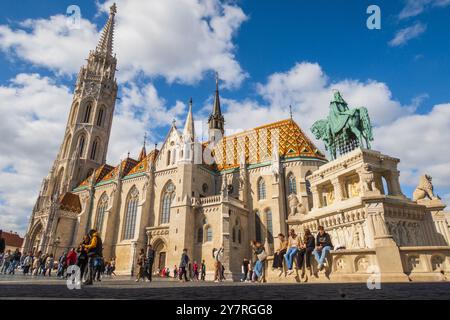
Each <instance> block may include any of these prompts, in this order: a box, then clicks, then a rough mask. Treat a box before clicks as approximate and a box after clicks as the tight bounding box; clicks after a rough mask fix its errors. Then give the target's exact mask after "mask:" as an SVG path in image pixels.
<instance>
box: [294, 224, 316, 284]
mask: <svg viewBox="0 0 450 320" xmlns="http://www.w3.org/2000/svg"><path fill="white" fill-rule="evenodd" d="M315 247H316V239H314V236H313V235H312V234H311V230H309V229H305V235H304V236H303V243H302V244H301V245H300V250H299V251H298V254H297V267H298V268H301V269H302V278H304V277H305V268H304V267H303V261H305V260H306V269H308V270H309V275H312V271H311V254H312V252H313V251H314V249H315ZM305 256H306V259H305ZM306 280H308V276H306Z"/></svg>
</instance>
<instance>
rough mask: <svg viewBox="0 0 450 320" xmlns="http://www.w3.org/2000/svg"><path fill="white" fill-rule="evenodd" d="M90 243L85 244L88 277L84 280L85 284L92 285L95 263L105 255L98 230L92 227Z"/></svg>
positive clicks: (89, 234)
mask: <svg viewBox="0 0 450 320" xmlns="http://www.w3.org/2000/svg"><path fill="white" fill-rule="evenodd" d="M88 236H89V244H87V245H83V247H84V248H85V249H86V251H87V256H88V262H87V272H88V273H87V279H86V281H85V282H84V284H85V285H92V284H93V283H94V272H95V264H96V263H98V262H97V261H98V259H100V258H102V257H103V245H102V239H101V238H100V236H99V234H98V232H97V230H95V229H92V230H90V231H89V233H88Z"/></svg>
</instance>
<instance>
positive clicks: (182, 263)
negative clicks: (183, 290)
mask: <svg viewBox="0 0 450 320" xmlns="http://www.w3.org/2000/svg"><path fill="white" fill-rule="evenodd" d="M188 266H189V256H188V254H187V249H183V254H182V255H181V261H180V269H181V272H180V281H181V280H183V281H188V278H187V271H186V268H187V267H188ZM183 276H184V279H183Z"/></svg>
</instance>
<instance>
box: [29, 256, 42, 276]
mask: <svg viewBox="0 0 450 320" xmlns="http://www.w3.org/2000/svg"><path fill="white" fill-rule="evenodd" d="M41 256H42V251H38V253H37V254H36V255H35V256H34V261H33V265H32V267H31V269H32V270H31V275H32V276H37V275H38V273H39V269H40V267H41Z"/></svg>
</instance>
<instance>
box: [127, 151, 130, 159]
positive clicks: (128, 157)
mask: <svg viewBox="0 0 450 320" xmlns="http://www.w3.org/2000/svg"><path fill="white" fill-rule="evenodd" d="M127 159H130V151H128V155H127Z"/></svg>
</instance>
